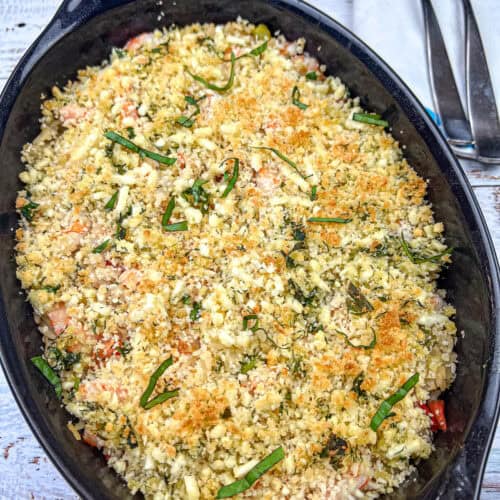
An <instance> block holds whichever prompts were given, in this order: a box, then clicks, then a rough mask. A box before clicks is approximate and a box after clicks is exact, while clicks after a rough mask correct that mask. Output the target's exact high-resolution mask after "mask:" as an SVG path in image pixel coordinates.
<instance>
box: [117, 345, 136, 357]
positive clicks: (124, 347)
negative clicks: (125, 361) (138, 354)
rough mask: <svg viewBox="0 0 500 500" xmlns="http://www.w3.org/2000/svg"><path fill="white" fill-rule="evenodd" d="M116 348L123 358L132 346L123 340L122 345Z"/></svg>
mask: <svg viewBox="0 0 500 500" xmlns="http://www.w3.org/2000/svg"><path fill="white" fill-rule="evenodd" d="M116 350H117V351H118V352H119V353H120V354H121V355H122V356H123V357H124V358H125V357H126V356H127V354H128V353H129V352H130V351H132V346H131V345H130V344H129V343H128V342H124V343H123V345H122V346H119V347H117V348H116Z"/></svg>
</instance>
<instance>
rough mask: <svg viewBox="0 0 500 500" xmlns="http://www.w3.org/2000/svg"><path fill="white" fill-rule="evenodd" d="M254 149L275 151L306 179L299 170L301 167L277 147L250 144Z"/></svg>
mask: <svg viewBox="0 0 500 500" xmlns="http://www.w3.org/2000/svg"><path fill="white" fill-rule="evenodd" d="M250 147H251V148H252V149H265V150H267V151H271V152H272V153H274V154H275V155H276V156H277V157H278V158H279V159H280V160H283V161H284V162H286V163H288V165H290V166H291V167H292V168H293V169H294V170H295V171H296V172H297V173H298V174H299V175H300V176H301V177H302V179H305V178H306V177H305V176H304V175H302V173H301V172H300V170H299V167H297V164H296V163H295V162H293V161H292V160H290V158H287V157H286V156H285V155H284V154H283V153H281V152H279V151H278V150H277V149H275V148H270V147H268V146H250Z"/></svg>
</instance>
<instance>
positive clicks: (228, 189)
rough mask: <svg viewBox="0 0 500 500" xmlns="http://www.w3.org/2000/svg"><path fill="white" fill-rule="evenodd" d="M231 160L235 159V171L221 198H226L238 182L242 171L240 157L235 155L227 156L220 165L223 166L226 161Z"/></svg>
mask: <svg viewBox="0 0 500 500" xmlns="http://www.w3.org/2000/svg"><path fill="white" fill-rule="evenodd" d="M230 160H234V164H233V173H232V175H231V178H230V179H229V180H228V183H227V186H226V189H225V190H224V192H223V193H222V196H221V198H225V197H226V196H227V195H228V194H229V193H230V192H231V191H232V190H233V188H234V185H235V184H236V181H237V180H238V174H239V171H240V160H239V159H238V158H234V157H233V158H226V159H225V160H224V161H223V162H222V163H221V164H220V166H222V165H223V164H224V163H225V162H227V161H230ZM226 180H227V179H226Z"/></svg>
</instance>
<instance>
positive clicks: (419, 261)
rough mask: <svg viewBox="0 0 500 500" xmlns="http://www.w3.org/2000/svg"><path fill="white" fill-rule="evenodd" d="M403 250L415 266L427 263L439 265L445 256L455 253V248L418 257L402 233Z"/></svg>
mask: <svg viewBox="0 0 500 500" xmlns="http://www.w3.org/2000/svg"><path fill="white" fill-rule="evenodd" d="M400 243H401V248H402V249H403V252H404V253H405V254H406V256H407V257H408V258H409V259H410V260H411V261H412V263H413V264H423V263H425V262H433V263H435V264H436V263H437V262H439V261H440V259H441V257H444V256H445V255H449V254H451V253H452V252H453V248H446V249H445V250H443V251H442V252H440V253H438V254H435V255H428V256H425V255H418V254H416V253H415V252H412V251H411V249H410V247H409V245H408V242H407V241H406V240H405V237H404V236H403V234H402V233H401V239H400Z"/></svg>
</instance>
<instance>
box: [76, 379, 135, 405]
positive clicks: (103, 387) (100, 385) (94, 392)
mask: <svg viewBox="0 0 500 500" xmlns="http://www.w3.org/2000/svg"><path fill="white" fill-rule="evenodd" d="M78 392H79V393H80V395H81V396H83V397H84V398H86V399H88V400H89V401H96V402H98V401H100V400H102V399H103V398H104V399H105V398H106V397H108V396H106V394H105V393H112V394H116V397H117V398H118V401H121V402H123V401H125V399H126V398H127V396H128V390H127V389H125V388H123V387H122V386H120V385H118V384H116V383H115V384H113V383H112V382H107V381H104V380H102V379H94V380H88V381H85V382H82V383H81V384H80V387H79V388H78Z"/></svg>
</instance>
